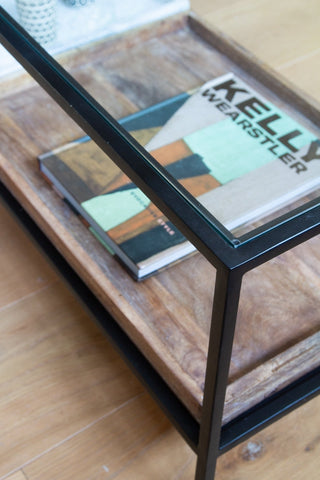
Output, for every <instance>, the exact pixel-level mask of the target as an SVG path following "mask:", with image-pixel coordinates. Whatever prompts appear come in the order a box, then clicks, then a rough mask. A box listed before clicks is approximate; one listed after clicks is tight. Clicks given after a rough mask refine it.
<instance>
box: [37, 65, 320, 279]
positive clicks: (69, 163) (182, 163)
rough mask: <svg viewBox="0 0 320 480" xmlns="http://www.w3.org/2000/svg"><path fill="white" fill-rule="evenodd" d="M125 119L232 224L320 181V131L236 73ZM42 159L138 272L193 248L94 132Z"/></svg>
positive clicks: (108, 242)
mask: <svg viewBox="0 0 320 480" xmlns="http://www.w3.org/2000/svg"><path fill="white" fill-rule="evenodd" d="M120 123H121V124H122V125H123V126H124V127H125V128H126V129H127V130H128V131H129V132H130V133H131V134H132V135H133V136H134V137H135V138H136V139H137V140H138V141H139V142H140V143H141V144H142V145H144V146H145V147H146V149H147V150H148V151H150V153H151V154H152V155H153V156H154V157H155V158H156V159H157V160H158V162H159V163H161V164H162V165H163V166H165V167H166V169H167V170H168V171H169V172H170V173H171V174H172V175H173V176H174V177H175V178H176V179H177V180H178V181H179V182H181V183H182V184H183V186H184V187H185V188H186V189H187V190H188V191H189V192H190V193H191V194H192V195H194V196H195V197H197V199H198V200H199V201H200V202H201V203H202V204H203V205H204V206H205V207H206V208H207V209H208V211H209V212H210V213H212V214H213V215H214V216H215V217H216V218H217V219H218V220H219V221H220V222H221V223H223V224H224V225H225V227H226V228H228V229H230V230H232V229H235V228H236V227H238V226H240V225H242V224H243V223H245V222H249V221H252V220H255V219H257V218H259V217H261V216H263V215H265V214H267V213H269V212H271V211H274V210H276V209H278V208H280V207H282V206H283V205H285V204H286V203H288V202H290V201H292V200H293V199H296V198H298V197H299V196H301V195H303V194H305V193H306V192H308V191H310V190H312V189H314V188H316V187H317V186H319V183H320V162H319V161H316V160H319V158H320V142H319V140H318V139H316V138H315V137H314V135H313V134H312V133H311V132H309V131H308V130H306V129H305V128H304V127H302V126H301V125H299V124H298V123H297V122H296V121H295V120H293V119H292V118H290V117H289V116H288V115H286V114H285V113H284V112H282V111H280V110H279V109H278V108H276V107H275V106H274V105H272V104H271V103H270V102H268V101H266V100H265V99H264V98H263V97H261V96H260V95H259V94H257V93H256V92H255V91H253V90H252V89H251V88H250V87H249V86H248V85H246V84H245V83H244V82H243V81H242V80H241V79H240V78H238V77H236V76H235V75H233V74H227V75H224V76H223V77H219V78H216V79H214V80H212V81H210V82H207V83H206V84H205V85H204V86H203V87H201V88H200V89H198V90H197V91H196V92H195V93H193V94H189V93H185V94H182V95H179V96H177V97H174V98H172V99H170V100H167V101H165V102H162V103H159V104H157V105H155V106H153V107H151V108H148V109H146V110H144V111H141V112H139V113H136V114H133V115H131V116H130V117H127V118H125V119H123V120H121V121H120ZM314 160H315V161H314ZM39 164H40V169H41V171H42V173H43V174H44V175H45V177H46V178H47V179H48V180H49V182H50V183H52V184H53V185H54V186H55V188H56V189H57V190H58V191H59V193H60V195H62V196H63V197H64V198H65V199H66V200H67V201H68V202H69V203H70V204H71V205H72V207H73V208H74V209H75V210H76V211H77V212H78V214H80V215H81V216H82V217H83V218H84V219H85V220H86V222H88V224H89V225H90V227H91V229H92V231H93V233H94V234H95V235H96V236H97V237H98V238H99V239H100V240H101V241H102V242H103V243H104V244H105V245H106V246H108V247H111V249H112V250H113V252H114V253H115V254H116V255H117V256H118V257H119V258H120V259H121V261H122V262H123V263H124V264H125V265H126V266H127V267H128V268H129V269H130V271H131V272H132V273H133V275H134V277H135V278H136V279H139V280H141V279H142V278H145V277H146V276H149V275H150V274H152V273H155V272H156V271H158V270H159V269H161V268H163V267H165V266H167V265H169V264H171V263H173V262H175V261H177V260H179V259H181V258H183V257H185V256H186V255H188V254H190V253H192V252H193V251H194V250H195V249H194V247H193V245H191V244H190V243H189V242H188V241H186V239H185V238H184V236H183V235H182V234H181V233H180V232H179V231H178V230H177V228H176V227H175V226H174V225H173V224H172V223H171V222H170V221H169V220H168V219H166V218H165V217H164V215H163V214H162V213H161V211H160V210H159V209H158V208H157V207H156V206H155V205H153V204H152V203H151V202H150V200H149V199H148V197H146V196H145V195H144V194H143V193H142V192H141V190H139V189H138V188H137V187H136V186H135V185H134V184H133V183H132V182H131V181H130V179H129V178H128V177H126V176H125V175H124V174H123V173H122V171H121V170H120V169H119V168H118V167H117V166H116V165H115V164H114V163H113V162H112V161H111V160H110V159H109V158H108V156H107V155H106V154H104V153H103V152H102V151H101V150H100V149H99V148H98V147H97V146H96V145H95V143H94V142H93V141H91V140H90V138H89V137H83V138H81V139H79V140H77V141H75V142H71V143H69V144H67V145H65V146H63V147H61V148H58V149H56V150H54V151H51V152H48V153H46V154H44V155H42V156H41V157H39Z"/></svg>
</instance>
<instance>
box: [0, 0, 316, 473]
mask: <svg viewBox="0 0 320 480" xmlns="http://www.w3.org/2000/svg"><path fill="white" fill-rule="evenodd" d="M191 5H192V8H193V9H194V10H195V11H197V12H198V13H199V14H200V15H202V16H204V17H205V18H206V19H207V20H208V21H209V22H212V23H213V24H215V25H217V26H218V27H219V28H220V29H221V30H224V31H226V32H227V33H228V34H229V35H231V36H233V37H234V38H235V39H236V40H237V41H239V42H240V43H241V44H243V45H244V46H245V47H246V48H248V49H250V50H251V51H253V52H254V53H255V54H257V55H258V56H259V57H260V58H262V59H263V60H264V61H266V62H267V63H268V64H269V65H271V66H273V67H274V68H275V69H276V70H277V71H279V72H280V73H282V74H284V75H286V76H287V77H288V78H290V79H291V80H292V81H293V82H294V83H295V84H296V85H298V86H299V87H300V88H302V89H304V90H306V91H308V92H309V93H310V94H311V95H313V96H314V97H315V98H317V99H318V100H319V98H320V81H319V80H320V78H319V77H320V68H319V64H320V62H319V60H320V49H319V45H320V42H319V40H320V34H319V32H320V28H319V27H320V22H319V18H320V3H319V2H318V1H317V0H310V1H309V2H307V5H306V4H305V3H303V2H300V1H299V0H291V1H290V2H289V1H288V0H285V1H283V2H279V1H277V2H276V1H275V0H268V1H266V0H241V1H240V0H229V1H228V2H226V1H222V0H215V1H212V2H209V1H208V0H192V1H191ZM0 265H1V270H2V275H1V278H0V432H1V437H0V480H4V479H8V480H38V479H39V480H40V479H41V480H72V479H74V478H76V479H77V480H100V479H101V480H102V479H110V480H111V479H117V480H140V479H141V480H145V479H153V480H180V479H181V480H192V479H193V475H194V468H195V455H194V454H193V452H192V451H191V450H190V449H189V447H187V445H186V443H185V442H184V440H182V439H181V438H180V436H179V435H178V433H177V432H176V431H175V429H174V428H173V427H172V426H171V425H170V423H169V422H168V420H167V419H166V417H165V416H164V415H163V414H162V412H161V411H160V409H159V408H158V406H157V405H156V404H155V403H154V401H153V400H152V399H151V398H150V396H149V395H148V393H147V392H146V391H145V390H144V389H143V387H142V386H141V385H140V383H139V382H138V381H137V380H136V379H135V377H134V376H133V374H132V373H131V372H130V370H129V369H128V368H127V366H126V365H125V364H124V362H123V361H122V360H121V358H120V357H119V356H118V354H117V353H116V352H115V351H114V349H113V348H112V346H111V345H110V344H109V343H108V341H107V340H106V339H105V338H104V336H103V335H102V334H101V332H100V331H99V329H98V328H97V327H96V326H95V324H94V323H93V322H92V320H91V319H90V318H89V316H88V314H87V313H86V311H84V309H83V308H82V306H81V305H80V304H79V302H78V301H77V300H76V299H75V298H74V297H73V295H72V294H71V293H70V291H69V290H68V288H67V287H66V286H65V284H64V283H63V281H62V280H61V279H60V277H59V276H58V275H57V274H56V272H55V271H54V270H53V269H52V267H51V266H50V265H49V264H48V262H47V261H46V260H45V259H44V258H43V257H42V255H41V254H40V253H39V252H38V250H37V248H36V247H35V246H34V245H33V243H32V241H31V240H30V239H29V238H28V237H27V235H26V234H25V233H24V232H23V231H22V230H21V228H20V226H18V225H17V224H16V222H15V220H14V219H13V218H12V217H11V215H10V214H9V213H8V212H7V211H6V209H5V208H4V207H3V206H1V205H0ZM319 407H320V399H319V398H318V399H315V400H313V401H311V402H309V403H307V404H306V405H304V406H303V407H300V408H299V409H298V410H296V411H295V412H292V413H291V414H290V415H288V416H286V417H285V418H283V419H282V420H280V421H278V422H277V423H276V424H274V425H272V426H270V427H268V428H267V429H265V430H263V431H262V432H261V433H259V434H257V435H255V436H254V437H252V438H251V439H250V441H248V442H244V443H243V444H241V445H239V446H238V447H236V448H235V449H233V450H231V451H230V452H228V453H227V454H225V455H223V456H222V457H221V458H220V459H219V462H218V469H217V480H250V479H252V480H253V479H254V480H267V479H268V480H270V479H273V480H280V479H281V480H287V479H290V480H304V479H308V480H316V479H318V478H319V470H320V454H319V452H320V415H319V411H320V409H319Z"/></svg>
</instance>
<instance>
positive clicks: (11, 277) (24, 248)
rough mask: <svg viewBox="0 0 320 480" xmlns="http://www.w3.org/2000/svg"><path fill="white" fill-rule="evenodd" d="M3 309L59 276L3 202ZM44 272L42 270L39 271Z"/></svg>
mask: <svg viewBox="0 0 320 480" xmlns="http://www.w3.org/2000/svg"><path fill="white" fill-rule="evenodd" d="M0 233H1V234H0V265H1V277H0V311H1V309H2V308H4V307H6V306H7V305H9V304H10V303H12V302H15V301H19V300H20V299H21V298H24V297H26V296H28V295H32V294H33V293H35V292H37V291H39V290H41V289H43V288H45V287H46V286H47V285H49V284H50V283H52V282H54V281H56V280H57V276H56V274H55V273H54V272H53V270H52V269H51V268H50V267H49V266H48V264H47V262H46V261H45V260H44V258H43V257H42V256H41V254H40V253H39V251H38V250H37V248H36V247H35V245H34V244H33V243H32V242H31V240H30V239H29V238H28V237H27V236H26V235H25V234H24V233H23V232H22V230H21V228H20V227H19V226H18V225H17V223H16V222H15V221H14V220H13V219H12V218H11V216H10V213H9V212H8V211H7V210H6V209H5V208H4V207H3V205H1V204H0ZM40 272H41V273H40Z"/></svg>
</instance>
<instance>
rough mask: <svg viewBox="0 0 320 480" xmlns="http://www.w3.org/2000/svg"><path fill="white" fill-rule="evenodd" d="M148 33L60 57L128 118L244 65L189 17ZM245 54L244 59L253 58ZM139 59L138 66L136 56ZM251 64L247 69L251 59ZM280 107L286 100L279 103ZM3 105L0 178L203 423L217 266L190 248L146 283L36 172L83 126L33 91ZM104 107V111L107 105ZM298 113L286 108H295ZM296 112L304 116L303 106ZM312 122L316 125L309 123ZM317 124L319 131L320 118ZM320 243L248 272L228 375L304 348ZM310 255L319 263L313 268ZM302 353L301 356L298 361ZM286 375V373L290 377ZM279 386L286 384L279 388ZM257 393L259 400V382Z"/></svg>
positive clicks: (315, 296)
mask: <svg viewBox="0 0 320 480" xmlns="http://www.w3.org/2000/svg"><path fill="white" fill-rule="evenodd" d="M169 23H170V22H169ZM193 24H194V25H197V31H198V33H201V32H202V33H203V32H205V35H206V36H207V38H208V40H210V41H211V38H210V34H209V33H208V30H207V29H203V28H202V27H201V26H200V24H199V22H195V21H193ZM145 31H146V30H144V31H143V32H142V34H141V35H140V37H139V38H140V41H139V42H137V41H134V42H132V41H127V42H126V41H125V40H121V41H120V43H121V42H124V43H123V44H124V45H126V47H127V48H126V49H119V50H116V51H115V52H113V54H112V55H108V52H109V51H110V48H112V46H114V40H110V41H105V42H100V43H98V44H96V45H94V46H92V47H90V49H89V52H90V57H88V52H87V51H86V49H84V50H83V51H82V50H81V49H79V50H78V51H77V53H76V54H75V55H74V56H73V57H68V58H67V59H64V61H65V62H66V65H67V66H68V68H69V70H70V71H71V73H72V74H74V75H75V77H76V78H78V79H79V80H80V81H81V83H83V84H84V86H85V87H86V88H88V90H89V91H92V92H95V93H96V94H97V96H98V100H100V98H99V96H100V95H101V93H102V92H103V91H104V98H103V102H106V101H107V102H110V97H108V96H107V97H108V98H107V97H106V95H105V92H106V91H111V90H112V91H113V92H114V94H115V95H117V96H116V98H117V102H114V103H116V104H117V112H118V113H119V111H120V110H121V112H122V114H128V113H130V112H132V111H134V110H136V109H139V108H143V107H147V106H148V105H150V104H152V103H155V102H157V101H160V100H163V99H165V98H168V97H170V96H172V95H174V94H177V93H180V92H181V91H185V90H189V89H191V88H194V87H195V86H196V85H199V84H201V83H203V81H205V80H207V79H208V78H211V77H212V76H214V75H220V74H221V73H224V72H226V71H229V70H230V69H231V70H232V69H235V71H236V72H237V73H238V72H239V67H238V66H237V65H236V63H235V60H237V59H238V58H239V57H238V53H237V54H236V55H235V56H234V58H233V59H230V58H228V57H227V56H226V55H221V54H220V53H219V51H218V50H216V49H215V48H214V47H213V46H212V45H211V43H206V42H204V41H203V40H202V39H201V38H200V37H199V36H198V35H196V34H195V33H194V32H192V31H190V28H189V27H188V25H187V24H186V23H181V22H180V23H179V28H177V25H176V24H175V28H167V29H166V30H165V31H164V33H163V34H162V35H161V36H159V37H157V38H155V37H154V36H152V35H146V33H145ZM129 37H130V35H129ZM124 38H126V37H125V36H124ZM216 38H217V37H216ZM219 41H220V40H219ZM223 41H224V40H223V39H222V40H221V42H222V43H223ZM225 44H226V45H228V48H227V50H226V53H228V52H229V51H231V50H232V42H231V43H230V42H229V43H227V41H225ZM219 48H220V47H219ZM236 51H237V50H236ZM241 55H242V57H241V58H244V56H245V55H246V54H245V53H243V52H242V53H241ZM89 58H90V61H88V59H89ZM132 58H134V59H135V61H134V62H132V61H130V59H132ZM71 59H72V60H71ZM249 60H250V61H249V63H248V65H249V64H250V65H251V64H252V63H253V62H252V59H251V58H250V56H249ZM68 62H69V63H68ZM84 64H85V65H86V68H84ZM259 68H260V71H262V69H261V67H259ZM92 72H96V73H97V75H92ZM160 73H161V75H160ZM245 75H246V76H247V77H248V74H245ZM270 78H271V73H270V72H269V73H268V79H270ZM246 80H247V78H246ZM249 81H250V80H249ZM251 81H252V80H251ZM254 83H255V85H254V87H255V88H256V89H258V90H261V91H262V92H263V94H264V95H266V94H267V95H268V92H269V95H271V97H272V99H273V101H274V102H275V101H276V98H277V97H276V95H275V94H274V93H271V92H270V90H269V89H268V88H267V87H266V86H263V85H262V84H261V83H260V82H258V81H257V79H256V80H254ZM276 84H277V83H275V85H276ZM105 86H106V90H104V87H105ZM110 89H111V90H110ZM284 90H286V87H284ZM116 92H119V94H117V93H116ZM124 98H126V99H127V100H128V101H125V100H124ZM295 98H296V97H294V98H293V99H291V100H294V99H295ZM279 104H280V105H281V106H283V101H282V100H281V101H280V102H279ZM0 105H1V124H2V129H1V132H0V138H1V153H2V155H0V169H1V175H2V178H3V180H4V181H5V183H6V184H7V185H8V187H9V188H10V189H11V190H12V191H13V193H14V194H15V195H16V196H17V198H18V199H19V200H20V201H21V203H22V205H23V206H24V207H25V208H26V209H27V210H28V211H29V212H30V213H31V215H32V216H33V217H34V218H35V220H36V221H37V222H38V224H39V225H40V227H41V228H42V229H43V230H44V231H45V232H46V233H47V235H48V236H49V237H50V238H51V239H52V240H53V242H54V243H55V245H56V246H57V247H58V249H59V250H60V251H62V252H63V254H64V256H65V257H66V258H67V260H68V261H69V262H70V263H71V264H72V265H73V267H74V268H75V269H76V270H77V271H78V273H79V274H80V275H81V276H82V277H83V278H84V279H85V281H86V282H87V283H88V285H89V286H90V287H91V288H92V289H93V291H94V292H95V293H96V295H97V296H98V297H99V298H100V299H101V300H102V302H103V303H104V305H105V306H106V308H107V309H108V310H109V311H110V312H111V313H112V314H113V315H114V316H115V318H116V319H117V320H118V322H119V323H120V325H121V326H122V327H123V328H124V329H125V330H126V331H127V333H128V334H129V336H130V337H131V338H132V339H133V340H134V342H135V343H136V344H137V345H138V346H139V347H140V348H141V350H142V351H143V352H144V353H145V354H146V355H147V357H148V358H149V360H150V361H151V362H152V363H153V364H154V366H155V367H156V368H157V370H158V371H159V373H160V374H161V375H162V376H163V377H164V378H165V379H166V381H167V382H168V383H169V385H170V386H171V387H172V388H173V390H174V391H175V392H176V393H177V394H178V395H179V396H180V397H181V398H182V399H183V401H184V402H185V404H186V406H187V407H188V408H189V410H190V411H191V412H192V413H193V415H194V416H195V417H196V418H198V419H199V418H200V416H201V405H202V392H203V383H204V375H205V365H206V352H207V334H208V330H209V324H210V308H211V304H212V295H213V288H214V278H215V272H214V269H213V268H212V267H211V266H210V265H209V264H208V262H207V261H206V260H204V259H203V258H202V257H201V256H200V255H195V256H194V257H193V258H190V259H188V260H186V261H185V262H182V263H181V264H179V265H177V266H175V267H173V268H170V269H168V270H167V271H165V272H162V273H160V274H159V275H158V276H157V277H154V278H150V279H148V280H147V281H145V282H143V283H141V284H137V283H135V282H134V281H132V280H131V279H130V278H129V277H128V275H127V273H126V272H124V270H123V269H122V267H121V266H120V265H119V264H118V263H117V262H116V260H115V259H114V258H113V257H111V256H110V255H108V254H107V253H106V252H105V251H104V249H103V248H102V247H101V246H100V245H99V244H98V242H97V241H96V240H95V239H94V238H93V237H92V236H91V234H90V233H89V232H88V231H87V230H86V228H85V227H84V226H83V224H82V223H81V222H80V221H79V220H78V219H77V218H75V216H74V215H73V214H72V212H71V211H69V210H68V208H67V207H66V206H65V205H64V204H63V202H61V200H60V199H59V198H57V196H56V194H55V193H54V192H53V191H52V190H51V189H50V187H49V186H48V185H47V184H46V183H45V182H44V181H43V179H42V178H41V176H40V174H39V171H38V170H37V162H36V156H37V155H38V154H40V153H43V152H44V151H47V150H48V149H50V148H54V147H57V146H58V145H61V144H63V143H65V142H68V141H70V140H72V139H73V138H76V137H77V136H79V135H80V134H81V133H80V131H79V127H77V126H76V125H75V124H74V123H73V121H71V120H70V119H69V118H68V117H67V116H66V115H65V114H64V113H63V112H62V111H61V109H60V108H59V107H58V106H57V105H55V103H54V102H53V101H52V100H51V99H50V98H49V97H48V96H47V94H45V93H44V92H43V91H42V90H41V89H40V88H38V87H31V88H28V89H27V90H26V91H22V92H21V93H15V94H14V95H7V96H5V97H3V98H2V99H1V101H0ZM105 106H107V107H108V105H107V104H106V103H105ZM292 109H293V107H292V106H291V107H289V109H288V110H290V112H291V111H292ZM111 111H112V107H111ZM117 112H116V113H117ZM111 113H114V112H113V111H112V112H111ZM298 117H299V120H301V115H300V114H299V115H298ZM306 123H307V124H308V125H309V123H310V122H309V121H307V120H306ZM62 125H63V128H61V126H62ZM312 128H314V129H315V131H316V130H317V128H316V126H313V127H312ZM318 245H319V239H313V240H312V241H310V242H308V244H307V246H301V247H299V248H298V249H296V250H295V251H294V252H289V253H288V254H286V255H284V256H282V257H280V258H279V259H276V260H275V261H272V262H268V264H266V265H265V266H263V267H261V268H259V269H256V270H255V271H254V272H251V273H250V274H248V275H247V276H246V279H245V282H244V290H243V295H242V299H241V309H240V313H239V319H238V328H237V332H236V338H235V344H234V351H233V357H232V367H231V371H230V380H231V381H233V380H235V379H236V378H239V377H241V376H242V375H244V374H246V373H248V372H249V371H250V370H252V369H255V368H256V367H257V366H258V365H260V364H261V363H262V362H265V361H268V360H271V359H272V358H273V357H274V356H277V355H279V354H281V352H283V351H284V350H286V349H287V348H289V347H293V346H294V345H295V344H299V342H301V341H302V340H303V339H305V338H306V337H308V336H309V335H311V334H313V333H314V332H315V331H316V330H317V329H318V328H319V316H318V314H317V312H318V311H319V305H320V289H318V288H317V287H318V284H319V282H318V279H317V276H319V248H318ZM308 252H311V253H308ZM311 258H313V259H314V258H316V259H317V261H316V262H313V264H314V265H313V266H312V267H311V263H312V260H311ZM306 277H307V280H304V279H305V278H306ZM308 282H309V283H308ZM298 291H299V292H300V294H299V296H297V295H296V293H297V292H298ZM274 292H276V293H274ZM285 296H287V298H288V299H289V302H290V303H289V304H290V311H289V312H287V311H286V305H284V303H283V298H284V297H285ZM301 316H302V318H303V319H304V320H303V322H301ZM289 321H290V323H291V328H290V330H288V322H289ZM275 339H276V341H275ZM295 358H296V361H297V364H299V357H295ZM286 373H287V374H288V373H289V372H288V371H287V372H286ZM287 380H288V378H287V377H286V378H283V382H286V381H287ZM280 387H281V382H280V383H278V384H277V387H276V388H280ZM248 388H249V386H248ZM271 391H272V388H271ZM251 392H252V398H254V392H253V390H251ZM257 394H258V391H257ZM259 395H260V392H259Z"/></svg>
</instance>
